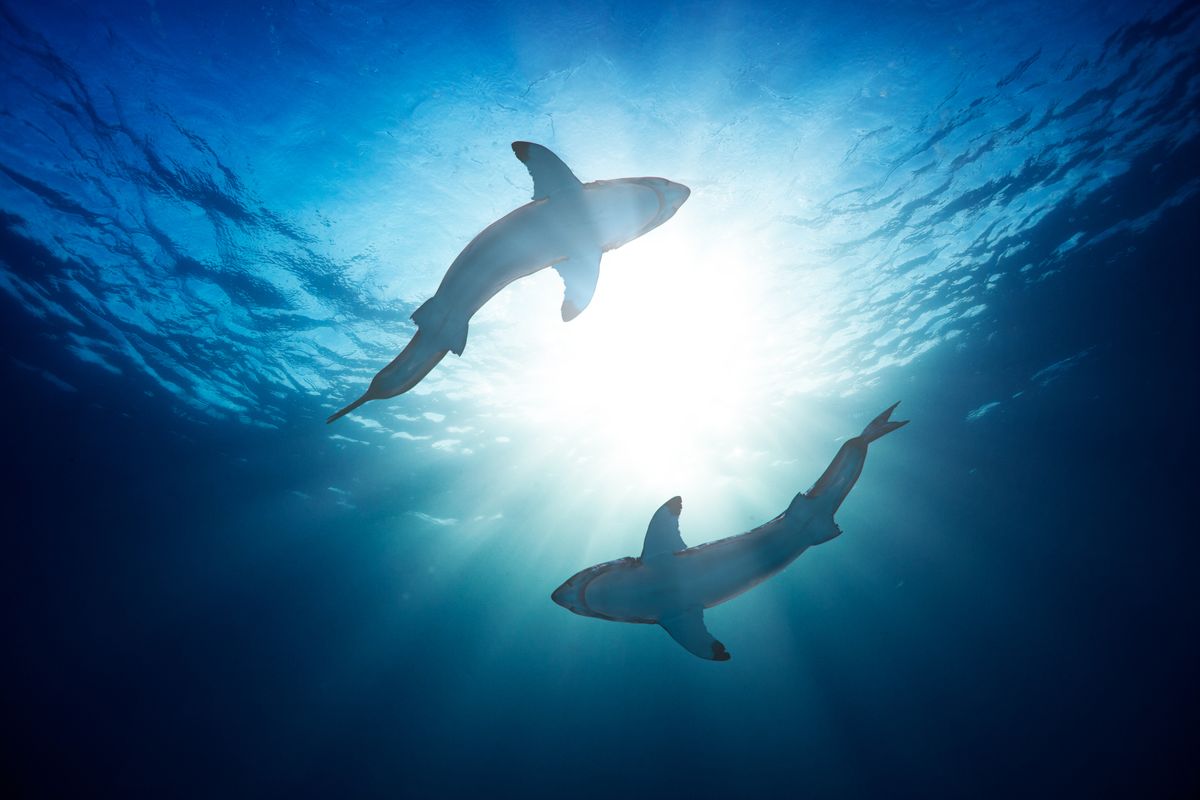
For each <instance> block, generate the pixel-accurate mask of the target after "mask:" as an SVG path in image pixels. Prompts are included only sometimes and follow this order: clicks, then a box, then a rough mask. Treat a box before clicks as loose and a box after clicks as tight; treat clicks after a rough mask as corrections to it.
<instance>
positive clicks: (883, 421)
mask: <svg viewBox="0 0 1200 800" xmlns="http://www.w3.org/2000/svg"><path fill="white" fill-rule="evenodd" d="M898 405H900V401H899V400H897V401H896V402H895V403H892V405H891V406H889V407H888V410H887V411H884V412H883V413H882V414H880V415H879V416H878V417H876V418H875V419H873V420H871V423H870V424H869V425H867V427H865V428H863V432H862V433H861V434H859V438H861V439H864V440H866V441H867V442H873V441H875V440H876V439H878V438H879V437H881V436H886V435H887V434H889V433H891V432H892V431H894V430H896V429H897V428H902V427H904V426H905V425H907V424H908V420H906V419H905V420H900V421H899V422H888V418H889V417H891V416H892V412H893V411H895V410H896V406H898Z"/></svg>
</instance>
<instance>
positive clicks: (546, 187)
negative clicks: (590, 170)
mask: <svg viewBox="0 0 1200 800" xmlns="http://www.w3.org/2000/svg"><path fill="white" fill-rule="evenodd" d="M512 149H513V152H514V153H516V155H517V158H519V159H521V163H523V164H524V165H525V168H526V169H527V170H529V177H531V178H533V199H534V200H541V199H543V198H546V197H549V196H550V195H552V194H555V193H556V192H562V191H577V190H579V189H581V188H582V187H583V184H582V183H580V182H579V178H576V177H575V173H573V172H571V168H570V167H568V166H567V165H566V164H564V163H563V162H562V159H560V158H559V157H558V156H556V155H554V153H552V152H550V150H549V149H547V148H545V147H542V146H541V145H540V144H534V143H533V142H513V143H512Z"/></svg>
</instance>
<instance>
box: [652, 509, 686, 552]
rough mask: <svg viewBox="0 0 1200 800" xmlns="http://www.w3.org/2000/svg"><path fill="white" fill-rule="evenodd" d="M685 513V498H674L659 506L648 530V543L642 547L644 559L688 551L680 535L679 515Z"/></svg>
mask: <svg viewBox="0 0 1200 800" xmlns="http://www.w3.org/2000/svg"><path fill="white" fill-rule="evenodd" d="M682 511H683V498H681V497H672V498H671V499H670V500H668V501H667V502H665V503H663V504H662V505H661V506H659V508H658V511H655V512H654V516H653V517H651V518H650V527H648V528H646V542H645V543H644V544H643V545H642V558H652V557H654V556H660V555H664V554H667V555H669V554H670V553H678V552H679V551H680V550H686V549H687V545H686V544H684V543H683V537H682V536H680V535H679V514H680V513H681V512H682Z"/></svg>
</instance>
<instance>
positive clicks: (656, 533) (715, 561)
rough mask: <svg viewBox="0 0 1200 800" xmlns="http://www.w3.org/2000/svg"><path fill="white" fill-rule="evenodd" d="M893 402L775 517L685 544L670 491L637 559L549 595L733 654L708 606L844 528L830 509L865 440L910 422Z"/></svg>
mask: <svg viewBox="0 0 1200 800" xmlns="http://www.w3.org/2000/svg"><path fill="white" fill-rule="evenodd" d="M897 405H899V404H897ZM895 407H896V406H895V405H893V406H892V407H891V408H889V409H888V410H887V411H885V412H883V413H882V414H880V415H879V416H878V417H876V418H875V419H874V420H872V422H871V424H870V425H868V426H867V427H866V429H865V430H864V431H863V432H862V433H861V434H860V435H858V436H855V437H854V438H853V439H850V440H848V441H847V442H845V443H844V444H843V445H842V447H841V449H840V450H838V454H837V456H835V457H834V459H833V462H832V463H831V464H830V465H829V467H828V468H827V469H826V470H825V472H824V474H823V475H821V477H820V479H819V480H818V481H817V482H816V483H815V484H814V485H813V487H812V488H811V489H809V490H808V491H807V492H802V493H800V494H798V495H796V497H795V498H794V499H793V500H792V502H791V505H789V506H788V508H787V510H786V511H784V512H783V513H782V514H780V515H779V516H777V517H775V519H773V520H771V521H770V522H767V523H766V524H764V525H760V526H759V527H757V528H755V529H754V530H752V531H750V532H748V533H743V534H740V535H738V536H731V537H729V538H727V539H719V540H717V541H715V542H709V543H708V544H702V545H699V546H697V547H687V546H686V545H685V544H684V543H683V539H682V538H681V537H680V535H679V515H680V512H681V511H682V508H683V501H682V500H681V499H680V498H678V497H673V498H671V499H670V500H668V501H667V502H666V503H664V504H663V505H662V506H661V507H660V508H659V509H658V511H656V512H655V514H654V516H653V517H652V518H651V519H650V527H649V528H648V529H647V530H646V541H645V545H644V546H643V549H642V555H641V557H640V558H632V557H629V558H622V559H618V560H616V561H609V562H606V563H603V564H597V565H596V566H594V567H589V568H588V569H585V570H583V571H582V572H579V573H577V574H575V575H574V576H572V577H571V578H570V579H569V580H567V581H566V582H565V583H564V584H563V585H562V586H559V587H558V589H556V590H555V591H554V594H553V595H552V599H553V600H554V602H556V603H558V604H559V605H561V606H563V607H564V608H566V609H568V610H570V611H573V612H575V613H576V614H581V615H583V616H587V617H599V618H600V619H607V620H613V621H616V622H640V623H654V624H658V625H661V626H662V627H663V628H664V629H665V630H666V631H667V633H669V634H671V637H672V638H674V639H675V641H677V642H679V644H681V645H683V647H684V648H685V649H687V650H688V651H689V652H691V653H693V654H695V655H697V656H699V657H701V658H705V659H709V660H713V661H726V660H728V659H729V652H728V651H727V650H726V649H725V646H724V645H723V644H721V643H720V642H719V641H717V640H716V639H714V638H713V637H712V635H711V634H710V633H709V632H708V629H707V628H705V626H704V609H706V608H711V607H712V606H715V605H718V604H720V603H724V602H725V601H726V600H730V599H732V598H734V597H737V596H738V595H739V594H741V593H742V592H745V591H746V590H748V589H751V588H753V587H755V586H757V585H758V584H760V583H762V582H763V581H765V580H766V579H767V578H769V577H771V576H772V575H774V574H775V573H777V572H779V571H780V570H782V569H783V568H784V567H786V566H787V565H788V564H790V563H792V562H793V561H794V560H795V559H796V558H797V557H798V556H799V555H800V554H801V553H803V552H804V551H805V550H807V549H808V548H809V547H812V546H813V545H818V544H821V543H823V542H827V541H829V540H830V539H833V538H834V537H836V536H839V535H840V534H841V530H840V529H839V528H838V526H837V525H836V524H835V523H834V521H833V514H834V512H835V511H837V509H838V508H839V507H840V506H841V504H842V501H843V500H845V499H846V495H847V494H849V492H850V490H851V489H852V488H853V487H854V483H855V481H857V480H858V476H859V475H860V474H861V473H862V468H863V464H864V462H865V461H866V457H867V445H868V444H869V443H871V442H872V441H874V440H876V439H878V438H879V437H881V436H883V435H884V434H887V433H890V432H891V431H894V430H896V429H897V428H899V427H900V426H901V425H905V424H906V423H907V420H906V421H904V422H889V421H888V420H889V418H890V416H891V413H892V410H893V409H895Z"/></svg>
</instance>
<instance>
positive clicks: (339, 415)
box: [325, 392, 371, 425]
mask: <svg viewBox="0 0 1200 800" xmlns="http://www.w3.org/2000/svg"><path fill="white" fill-rule="evenodd" d="M370 399H371V393H370V392H368V393H366V394H364V395H363V396H362V397H360V398H358V399H357V400H355V401H354V402H353V403H351V404H350V405H348V406H346V407H344V408H341V409H338V410H337V411H335V412H333V413H332V414H330V415H329V416H328V417H327V418H326V420H325V424H326V425H328V424H329V423H331V422H333V421H334V420H338V419H341V418H342V417H344V416H346V415H347V414H349V413H350V412H351V411H353V410H354V409H356V408H358V407H359V406H361V405H362V404H363V403H365V402H367V401H368V400H370Z"/></svg>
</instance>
